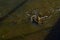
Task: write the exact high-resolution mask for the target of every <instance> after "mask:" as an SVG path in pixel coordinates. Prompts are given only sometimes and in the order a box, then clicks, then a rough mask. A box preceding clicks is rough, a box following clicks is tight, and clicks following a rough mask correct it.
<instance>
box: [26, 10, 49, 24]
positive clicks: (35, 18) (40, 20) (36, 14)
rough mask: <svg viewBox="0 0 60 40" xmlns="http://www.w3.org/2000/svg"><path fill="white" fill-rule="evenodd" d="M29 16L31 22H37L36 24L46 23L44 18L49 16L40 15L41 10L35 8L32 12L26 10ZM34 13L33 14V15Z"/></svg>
mask: <svg viewBox="0 0 60 40" xmlns="http://www.w3.org/2000/svg"><path fill="white" fill-rule="evenodd" d="M26 13H27V14H26V15H27V16H28V17H29V18H30V19H29V20H30V22H31V23H35V24H43V23H44V20H45V19H46V18H48V16H40V14H39V12H38V11H37V10H33V11H32V12H30V14H29V12H26ZM31 14H33V15H31Z"/></svg>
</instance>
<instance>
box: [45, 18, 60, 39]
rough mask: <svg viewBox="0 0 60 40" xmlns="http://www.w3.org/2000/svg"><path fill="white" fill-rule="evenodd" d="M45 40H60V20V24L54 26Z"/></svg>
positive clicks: (59, 21)
mask: <svg viewBox="0 0 60 40" xmlns="http://www.w3.org/2000/svg"><path fill="white" fill-rule="evenodd" d="M45 40H60V18H59V19H58V22H57V23H56V24H55V25H54V27H53V29H52V30H51V31H50V33H49V34H48V36H47V37H46V38H45Z"/></svg>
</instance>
